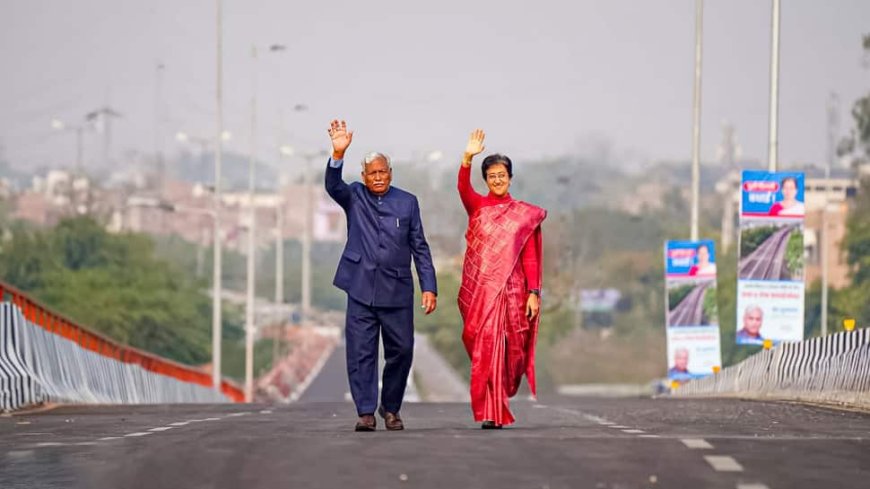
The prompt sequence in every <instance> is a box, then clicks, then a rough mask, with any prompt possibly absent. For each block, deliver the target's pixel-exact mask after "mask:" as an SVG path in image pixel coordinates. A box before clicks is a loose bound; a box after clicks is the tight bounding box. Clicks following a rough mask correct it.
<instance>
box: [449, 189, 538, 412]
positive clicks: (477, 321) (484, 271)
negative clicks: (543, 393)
mask: <svg viewBox="0 0 870 489" xmlns="http://www.w3.org/2000/svg"><path fill="white" fill-rule="evenodd" d="M546 215H547V213H546V211H545V210H543V209H541V208H540V207H536V206H533V205H531V204H527V203H525V202H521V201H517V200H511V201H510V202H507V203H504V204H498V205H491V206H486V207H481V208H480V209H479V210H477V212H475V213H474V214H473V215H472V216H471V218H470V219H469V223H468V231H467V232H466V234H465V237H466V241H467V249H466V252H465V261H464V263H463V266H462V286H461V288H460V290H459V312H460V314H462V320H463V322H464V327H463V332H462V341H463V343H464V344H465V349H466V351H467V352H468V356H469V357H470V358H471V407H472V411H473V412H474V419H475V421H478V422H480V421H494V422H495V423H496V424H498V425H507V424H511V423H513V422H514V417H513V415H512V414H511V412H510V408H509V405H508V398H510V397H512V396H513V395H515V394H516V393H517V389H518V388H519V386H520V381H521V380H522V376H523V374H525V375H526V378H527V379H528V382H529V388H530V389H531V391H532V394H534V393H535V341H536V339H537V333H538V323H539V319H540V315H538V317H536V318H535V319H534V320H532V321H529V320H528V318H527V317H526V314H525V313H526V301H527V300H528V291H527V290H526V278H525V277H524V275H523V267H522V263H521V260H520V255H521V252H522V249H523V246H525V244H526V242H527V241H528V240H529V239H534V240H536V241H537V246H536V249H537V260H538V265H539V266H538V267H537V268H538V270H542V269H543V267H542V266H540V265H541V253H542V251H541V250H543V247H542V246H541V244H542V243H541V228H540V226H541V222H543V220H544V218H545V217H546ZM539 278H540V277H539Z"/></svg>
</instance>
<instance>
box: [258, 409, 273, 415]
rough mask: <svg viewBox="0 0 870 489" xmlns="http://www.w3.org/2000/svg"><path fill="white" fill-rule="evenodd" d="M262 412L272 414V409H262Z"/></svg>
mask: <svg viewBox="0 0 870 489" xmlns="http://www.w3.org/2000/svg"><path fill="white" fill-rule="evenodd" d="M260 414H272V411H270V410H268V409H264V410H262V411H260Z"/></svg>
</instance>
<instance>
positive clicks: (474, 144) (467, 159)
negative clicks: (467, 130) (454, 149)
mask: <svg viewBox="0 0 870 489" xmlns="http://www.w3.org/2000/svg"><path fill="white" fill-rule="evenodd" d="M485 138H486V134H485V133H484V132H483V129H475V130H473V131H471V135H470V136H468V144H466V145H465V154H463V155H462V164H463V165H464V166H471V158H473V157H474V156H475V155H479V154H480V153H482V152H483V150H484V149H486V146H484V145H483V140H484V139H485Z"/></svg>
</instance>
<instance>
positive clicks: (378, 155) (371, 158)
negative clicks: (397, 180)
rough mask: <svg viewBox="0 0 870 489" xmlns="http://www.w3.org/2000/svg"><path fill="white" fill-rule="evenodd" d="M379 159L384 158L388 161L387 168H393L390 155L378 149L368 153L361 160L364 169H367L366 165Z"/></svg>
mask: <svg viewBox="0 0 870 489" xmlns="http://www.w3.org/2000/svg"><path fill="white" fill-rule="evenodd" d="M378 159H381V160H384V161H386V162H387V169H388V170H392V169H393V165H392V164H391V163H390V157H389V156H387V155H386V154H384V153H378V152H377V151H373V152H371V153H369V154H367V155H366V156H365V158H363V159H362V161H361V162H360V165H361V166H362V170H363V171H366V166H368V165H370V164H371V163H372V162H373V161H375V160H378Z"/></svg>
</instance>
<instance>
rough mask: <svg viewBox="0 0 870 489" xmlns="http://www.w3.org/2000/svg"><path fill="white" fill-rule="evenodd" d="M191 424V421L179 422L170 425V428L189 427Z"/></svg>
mask: <svg viewBox="0 0 870 489" xmlns="http://www.w3.org/2000/svg"><path fill="white" fill-rule="evenodd" d="M189 424H190V421H179V422H177V423H169V426H187V425H189Z"/></svg>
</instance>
